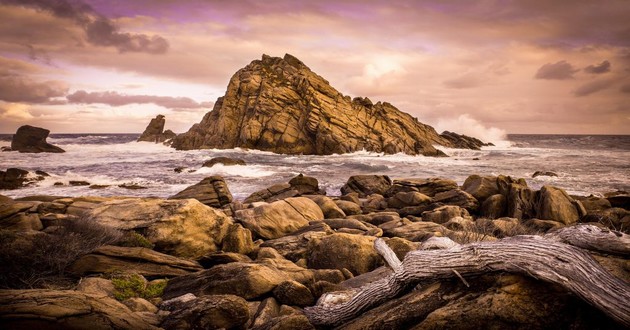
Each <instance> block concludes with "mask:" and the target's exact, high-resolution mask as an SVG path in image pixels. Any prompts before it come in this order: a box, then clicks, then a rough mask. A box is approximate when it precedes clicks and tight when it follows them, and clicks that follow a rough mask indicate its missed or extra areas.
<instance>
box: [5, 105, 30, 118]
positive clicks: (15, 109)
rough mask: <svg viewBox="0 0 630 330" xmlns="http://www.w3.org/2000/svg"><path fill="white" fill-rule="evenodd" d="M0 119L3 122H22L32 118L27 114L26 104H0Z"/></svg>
mask: <svg viewBox="0 0 630 330" xmlns="http://www.w3.org/2000/svg"><path fill="white" fill-rule="evenodd" d="M0 118H2V119H3V121H10V120H11V121H23V120H29V119H33V118H34V117H33V115H32V114H31V113H30V112H29V107H28V105H26V104H21V103H4V104H0Z"/></svg>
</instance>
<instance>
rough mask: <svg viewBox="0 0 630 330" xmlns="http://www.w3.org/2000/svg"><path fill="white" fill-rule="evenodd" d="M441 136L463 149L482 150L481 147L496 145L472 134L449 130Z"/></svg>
mask: <svg viewBox="0 0 630 330" xmlns="http://www.w3.org/2000/svg"><path fill="white" fill-rule="evenodd" d="M440 137H442V138H444V139H446V140H448V141H450V142H451V144H452V146H453V147H455V148H461V149H473V150H480V149H481V147H486V146H493V145H494V144H492V143H484V142H483V141H481V140H479V139H477V138H474V137H472V136H467V135H463V134H457V133H453V132H449V131H444V132H442V134H440Z"/></svg>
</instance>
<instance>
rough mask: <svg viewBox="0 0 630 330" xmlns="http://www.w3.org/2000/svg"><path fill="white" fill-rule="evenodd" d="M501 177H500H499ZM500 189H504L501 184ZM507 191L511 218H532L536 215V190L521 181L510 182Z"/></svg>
mask: <svg viewBox="0 0 630 330" xmlns="http://www.w3.org/2000/svg"><path fill="white" fill-rule="evenodd" d="M499 178H500V177H499ZM499 187H500V190H501V191H503V189H502V188H501V185H499ZM506 189H507V193H506V194H503V195H505V196H506V199H507V213H506V215H507V216H508V217H510V218H517V219H532V218H535V217H536V192H534V191H533V190H532V189H530V188H529V187H527V186H526V185H525V186H524V185H522V184H519V183H509V184H508V185H507V187H506Z"/></svg>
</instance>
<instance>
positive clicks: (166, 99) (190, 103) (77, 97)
mask: <svg viewBox="0 0 630 330" xmlns="http://www.w3.org/2000/svg"><path fill="white" fill-rule="evenodd" d="M66 98H67V99H68V102H69V103H77V104H92V103H100V104H107V105H110V106H113V107H119V106H123V105H129V104H146V103H152V104H155V105H158V106H161V107H164V108H167V109H174V110H181V109H201V108H210V107H211V106H212V103H210V102H201V103H198V102H197V101H195V100H193V99H191V98H188V97H171V96H155V95H127V94H120V93H118V92H91V93H88V92H86V91H83V90H79V91H76V92H74V93H72V94H70V95H67V96H66Z"/></svg>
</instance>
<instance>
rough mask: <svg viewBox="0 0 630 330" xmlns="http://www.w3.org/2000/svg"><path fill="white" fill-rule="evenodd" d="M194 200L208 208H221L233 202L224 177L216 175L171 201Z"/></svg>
mask: <svg viewBox="0 0 630 330" xmlns="http://www.w3.org/2000/svg"><path fill="white" fill-rule="evenodd" d="M187 198H194V199H196V200H198V201H200V202H202V203H204V204H206V205H208V206H212V207H215V208H220V207H222V206H224V205H227V204H230V203H231V202H232V199H233V198H232V193H230V189H228V186H227V183H226V182H225V180H224V179H223V177H221V176H218V175H215V176H210V177H207V178H205V179H203V180H201V181H200V182H199V183H197V184H194V185H192V186H190V187H188V188H186V189H184V190H182V191H180V192H178V193H177V194H175V195H174V196H171V197H169V199H187Z"/></svg>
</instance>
